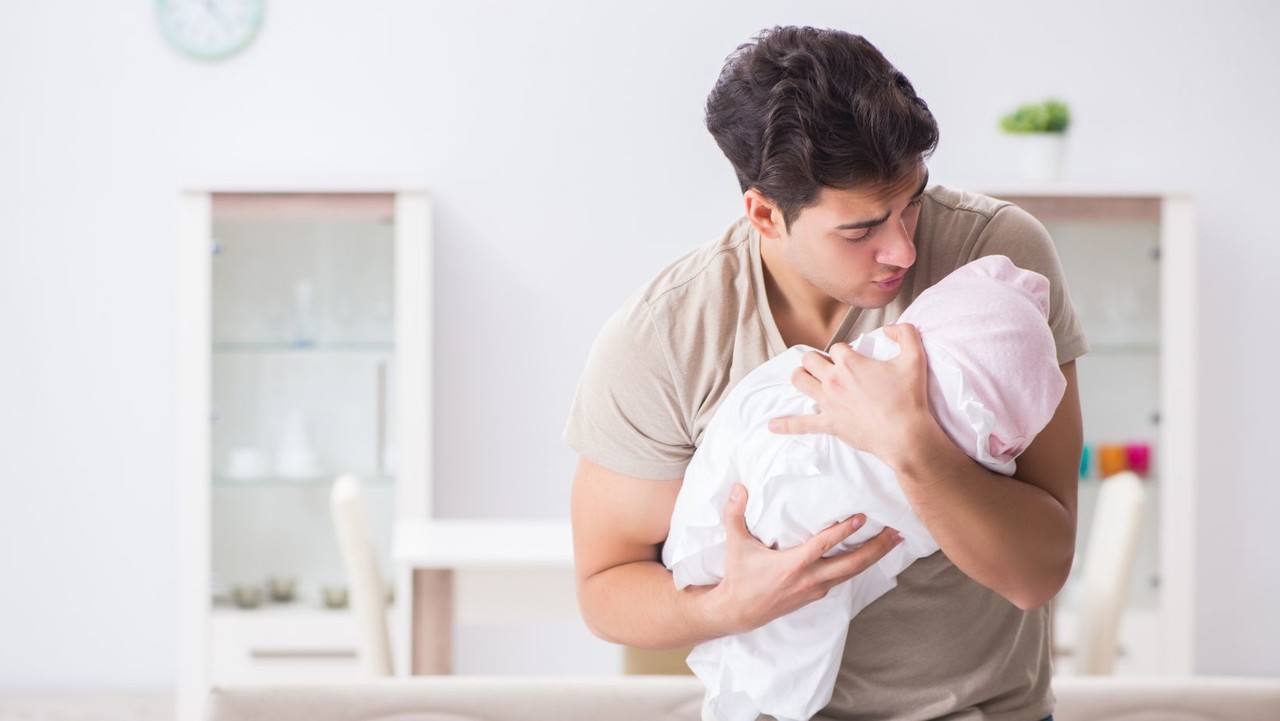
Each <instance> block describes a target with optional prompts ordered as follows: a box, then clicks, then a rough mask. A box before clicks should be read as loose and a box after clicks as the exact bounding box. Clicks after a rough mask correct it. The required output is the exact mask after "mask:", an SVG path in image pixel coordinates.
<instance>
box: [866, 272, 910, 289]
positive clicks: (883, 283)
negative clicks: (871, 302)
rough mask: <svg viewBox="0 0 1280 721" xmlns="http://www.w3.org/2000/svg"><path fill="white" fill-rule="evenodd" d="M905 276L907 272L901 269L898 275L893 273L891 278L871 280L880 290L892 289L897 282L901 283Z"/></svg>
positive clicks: (896, 285) (895, 286)
mask: <svg viewBox="0 0 1280 721" xmlns="http://www.w3.org/2000/svg"><path fill="white" fill-rule="evenodd" d="M905 277H907V274H906V272H905V271H903V272H902V273H899V274H898V275H895V276H893V277H891V278H888V279H885V280H874V281H872V282H873V283H875V284H876V286H878V287H879V288H880V289H881V290H893V289H894V288H897V287H898V284H899V283H901V282H902V279H903V278H905Z"/></svg>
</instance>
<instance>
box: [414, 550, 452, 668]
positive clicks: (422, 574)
mask: <svg viewBox="0 0 1280 721" xmlns="http://www.w3.org/2000/svg"><path fill="white" fill-rule="evenodd" d="M411 632H412V638H413V644H412V646H413V662H412V672H413V675H415V676H425V675H431V674H450V673H453V571H451V570H448V569H443V570H437V569H415V570H414V572H413V622H412V629H411Z"/></svg>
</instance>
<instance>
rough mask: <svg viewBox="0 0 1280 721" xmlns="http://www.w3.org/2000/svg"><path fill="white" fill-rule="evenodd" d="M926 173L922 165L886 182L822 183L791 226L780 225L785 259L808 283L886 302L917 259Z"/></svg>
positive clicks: (842, 296)
mask: <svg viewBox="0 0 1280 721" xmlns="http://www.w3.org/2000/svg"><path fill="white" fill-rule="evenodd" d="M928 181H929V173H928V170H927V169H925V167H924V166H923V165H921V166H920V169H919V171H918V172H916V173H912V174H911V175H909V176H908V177H906V178H903V179H902V180H901V181H899V182H898V183H896V184H894V185H893V186H892V187H890V188H881V189H873V190H866V191H863V190H835V189H833V188H823V189H822V191H821V192H820V193H819V194H818V202H817V204H815V205H812V206H809V207H807V208H805V209H804V210H802V211H800V214H799V215H798V216H797V217H796V219H795V220H794V221H792V223H791V228H790V231H787V230H785V229H781V228H779V230H780V232H781V233H782V240H783V247H784V248H785V253H786V257H787V260H788V262H789V263H790V264H791V266H792V268H794V269H795V271H796V272H797V273H799V274H800V276H801V277H803V278H804V279H805V280H806V281H808V282H809V284H811V285H813V286H814V287H815V288H817V289H818V290H820V291H822V292H823V293H825V294H827V295H828V296H831V297H832V298H835V299H836V300H839V301H840V302H842V303H847V304H849V305H854V306H858V307H860V308H881V307H884V306H885V305H888V304H889V302H890V301H892V300H893V299H894V298H895V297H896V296H897V295H898V290H899V289H900V288H901V287H902V277H903V276H904V275H905V274H906V272H907V269H908V268H910V267H911V265H912V264H913V263H915V262H916V248H915V233H916V221H917V220H918V219H919V217H920V205H921V202H922V201H923V197H922V195H923V193H924V188H925V186H926V185H927V184H928Z"/></svg>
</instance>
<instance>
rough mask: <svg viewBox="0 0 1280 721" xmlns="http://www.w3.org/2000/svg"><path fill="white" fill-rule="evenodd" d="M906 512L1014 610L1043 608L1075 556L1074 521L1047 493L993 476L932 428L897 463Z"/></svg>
mask: <svg viewBox="0 0 1280 721" xmlns="http://www.w3.org/2000/svg"><path fill="white" fill-rule="evenodd" d="M894 465H895V470H896V471H897V473H898V480H899V482H900V483H901V484H902V489H903V491H904V492H905V493H906V495H907V498H908V500H909V501H910V502H911V506H912V508H914V509H915V511H916V513H917V514H918V515H919V516H920V519H921V520H922V521H924V524H925V526H927V527H928V528H929V531H930V532H931V533H932V534H933V536H934V538H935V539H936V540H937V541H938V545H939V546H940V547H941V548H942V550H943V551H944V552H945V553H946V554H947V557H948V558H949V559H951V561H952V563H955V564H956V566H957V567H958V568H960V570H962V571H964V572H965V573H966V574H967V575H968V576H969V577H970V578H972V579H974V580H975V581H977V582H978V583H981V584H982V585H984V586H986V587H988V588H990V589H992V590H993V591H995V592H996V593H999V594H1000V595H1001V596H1003V597H1005V598H1006V599H1008V600H1009V601H1010V602H1011V603H1013V604H1014V605H1016V606H1018V607H1020V608H1024V609H1029V608H1036V607H1038V606H1042V605H1044V604H1045V603H1047V602H1048V601H1049V600H1050V599H1051V598H1053V596H1054V595H1055V594H1056V593H1057V592H1058V590H1059V589H1060V588H1061V587H1062V583H1063V582H1064V581H1065V579H1066V577H1067V574H1068V573H1069V572H1070V570H1071V559H1072V556H1073V555H1074V551H1075V515H1074V511H1073V509H1071V508H1068V507H1067V506H1066V505H1064V504H1063V503H1062V502H1061V501H1060V500H1059V499H1057V498H1055V497H1054V496H1053V495H1051V494H1050V493H1049V492H1047V491H1046V490H1044V489H1043V488H1040V487H1038V486H1036V485H1032V484H1031V483H1026V482H1024V481H1021V480H1018V479H1017V478H1010V477H1008V476H1003V475H1001V474H999V473H994V472H991V471H989V470H987V469H986V468H984V467H983V466H981V465H979V464H978V463H976V462H975V461H973V460H972V459H971V458H969V457H968V456H967V455H965V454H964V453H963V452H962V451H960V449H959V448H957V447H956V446H955V445H954V444H953V443H952V442H951V441H950V439H949V438H947V436H946V435H945V433H943V431H942V429H941V428H939V427H938V426H937V425H936V424H932V425H929V426H925V427H924V428H923V429H921V430H920V431H919V433H918V434H917V435H916V443H915V444H914V448H913V452H911V453H908V454H904V456H903V458H902V459H900V460H898V461H897V462H896V463H895V464H894Z"/></svg>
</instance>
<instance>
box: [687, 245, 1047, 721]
mask: <svg viewBox="0 0 1280 721" xmlns="http://www.w3.org/2000/svg"><path fill="white" fill-rule="evenodd" d="M1048 310H1049V284H1048V281H1047V280H1046V279H1045V278H1044V276H1042V275H1039V274H1038V273H1034V272H1031V271H1027V270H1022V269H1020V268H1018V267H1016V266H1015V265H1013V263H1012V262H1011V261H1010V260H1009V259H1008V258H1006V257H1004V256H988V257H985V258H981V259H978V260H975V261H973V262H971V263H969V264H967V265H964V266H962V267H961V268H958V269H957V270H955V271H954V272H953V273H951V274H950V275H948V276H947V277H946V278H944V279H943V280H941V281H940V282H938V283H937V284H936V285H934V286H933V287H932V288H929V289H928V290H926V291H924V292H923V293H921V294H920V296H919V297H918V298H916V300H915V301H914V302H912V304H911V305H910V307H908V308H907V309H906V311H904V312H903V314H902V317H901V319H900V321H899V322H900V323H911V324H912V325H914V326H916V328H917V329H919V331H920V336H921V339H922V341H923V344H924V349H925V353H926V354H927V356H928V360H929V405H930V410H931V412H932V413H933V415H934V416H935V417H936V418H937V419H938V422H939V425H941V427H942V429H943V430H944V431H945V432H946V433H947V435H948V436H949V437H950V438H951V439H952V441H954V442H955V443H956V445H957V446H959V447H960V448H962V449H963V450H964V451H965V452H966V453H968V454H969V455H970V456H972V457H973V458H974V459H975V460H977V461H978V462H980V463H982V464H983V465H984V466H986V467H987V468H990V469H991V470H993V471H996V472H999V473H1003V474H1005V475H1010V474H1012V473H1013V470H1014V458H1016V457H1017V455H1018V454H1020V453H1021V452H1022V451H1023V450H1025V449H1026V447H1027V445H1028V444H1029V443H1030V442H1031V440H1032V439H1033V438H1034V437H1035V436H1036V434H1038V433H1039V432H1040V430H1041V429H1043V428H1044V426H1045V425H1046V424H1047V423H1048V422H1049V420H1050V419H1051V418H1052V417H1053V413H1054V410H1055V409H1056V408H1057V406H1058V402H1059V401H1060V400H1061V398H1062V393H1063V391H1064V390H1065V388H1066V380H1065V379H1064V378H1063V376H1062V372H1061V370H1059V368H1058V363H1057V354H1056V349H1055V345H1054V340H1053V334H1052V332H1051V331H1050V330H1049V327H1048V324H1047V322H1046V318H1047V317H1048ZM851 345H852V347H853V349H854V350H855V351H857V352H859V353H862V354H863V355H866V356H871V357H873V358H878V359H881V360H885V359H889V358H892V357H894V356H896V355H897V354H898V352H899V348H898V345H897V344H896V343H894V342H893V341H892V340H890V339H889V338H887V337H885V336H884V333H883V331H882V330H876V331H873V332H871V333H867V334H865V335H862V336H860V337H859V338H858V339H857V340H855V341H854V342H853V343H852V344H851ZM810 350H813V349H812V348H809V347H808V346H796V347H793V348H790V349H788V350H787V351H785V352H783V353H781V354H779V355H778V356H776V357H774V358H772V359H771V360H769V361H768V362H766V363H764V364H763V365H761V366H760V367H759V368H757V369H755V370H754V371H752V372H751V373H750V374H748V375H747V376H746V377H745V378H743V379H742V381H741V382H739V383H738V385H737V386H735V387H734V388H733V389H732V390H731V391H730V392H729V394H728V395H727V396H726V397H725V400H724V402H723V404H722V405H721V406H720V408H719V409H718V410H717V411H716V414H715V416H714V417H713V418H712V420H711V422H710V424H709V425H708V426H707V430H706V433H705V434H704V435H703V441H702V445H701V446H699V448H698V450H697V452H696V453H694V455H693V458H692V460H691V461H690V463H689V467H688V469H687V470H686V472H685V477H684V483H683V485H682V487H681V490H680V494H679V496H678V497H677V499H676V505H675V510H674V512H673V514H672V517H671V531H670V534H669V535H668V537H667V541H666V543H665V544H664V546H663V552H662V560H663V562H664V563H665V564H666V566H667V567H668V568H670V569H671V571H672V574H673V576H674V578H675V583H676V586H677V587H678V588H684V587H685V586H689V585H710V584H715V583H718V582H719V581H720V579H721V578H722V577H723V574H724V543H725V531H724V526H723V524H722V520H721V512H722V510H723V509H724V506H725V504H726V503H727V502H728V498H729V493H730V491H731V490H732V487H733V484H734V483H735V482H740V483H742V484H743V485H744V486H746V488H747V490H748V494H747V509H746V522H747V527H748V528H749V529H750V530H751V532H752V533H753V534H754V535H755V536H756V537H757V538H759V539H760V541H761V542H763V543H764V544H766V545H768V546H771V547H775V548H788V547H791V546H795V545H798V544H800V543H803V542H804V541H806V540H808V539H809V538H811V537H812V536H813V535H814V534H815V533H817V532H818V531H821V530H822V529H824V528H827V527H829V526H831V525H832V524H834V523H838V522H840V521H842V520H844V519H846V518H848V517H849V516H852V515H853V514H855V513H863V514H865V515H866V518H867V521H866V523H865V525H863V527H862V528H860V529H859V530H858V531H857V532H856V533H854V534H853V535H852V536H850V537H849V538H848V539H846V540H845V541H844V542H843V543H841V544H840V545H838V546H837V547H836V548H834V549H832V550H831V552H830V553H829V554H828V555H831V554H834V553H839V552H841V551H847V550H850V549H852V548H856V547H857V546H860V545H862V544H863V543H865V542H866V541H868V540H870V539H871V538H872V537H874V536H875V535H876V534H878V533H879V532H880V531H881V530H882V529H883V528H884V527H885V526H891V527H893V528H896V529H897V530H898V531H900V532H901V533H902V536H903V538H904V542H903V543H902V544H901V545H899V546H898V547H896V548H895V549H893V551H891V552H890V553H889V554H888V555H887V556H885V557H884V558H883V559H881V560H880V561H879V562H878V563H877V564H876V565H875V566H873V567H871V568H870V569H868V570H867V571H865V572H863V573H862V574H859V575H858V576H855V577H854V578H853V579H851V580H849V581H847V582H845V583H843V584H840V585H839V586H837V587H835V588H833V589H832V590H831V591H830V592H829V593H828V594H827V595H826V596H825V597H824V598H822V599H820V600H818V601H815V602H813V603H811V604H809V605H807V606H804V607H802V608H800V609H798V610H797V611H795V612H793V613H790V614H787V615H786V616H782V617H780V618H777V619H775V620H773V621H772V622H770V623H768V624H766V625H764V626H762V627H760V628H757V629H755V630H753V631H750V632H747V633H742V634H736V635H733V636H726V637H723V638H718V639H714V640H712V641H708V642H706V643H702V644H699V645H698V646H697V647H695V648H694V650H693V652H692V653H691V654H690V655H689V658H688V663H689V667H690V668H691V669H692V670H693V672H694V673H695V674H696V675H697V676H698V678H699V679H701V680H702V682H703V683H704V684H705V685H706V687H707V699H706V705H707V708H708V709H709V710H710V711H711V712H712V714H714V715H715V717H716V719H717V721H754V719H756V718H757V716H758V715H759V714H761V713H766V714H770V715H772V716H774V717H775V718H777V719H778V720H779V721H793V720H798V719H808V718H810V717H812V716H813V715H814V714H815V713H817V712H818V711H819V710H820V709H822V707H824V706H825V705H826V704H827V703H828V702H829V701H830V700H831V695H832V691H833V689H834V684H835V678H836V672H837V670H838V669H839V666H840V657H841V654H842V652H843V649H844V644H845V636H846V635H847V633H848V627H849V620H850V619H852V618H853V617H854V615H855V614H857V613H858V612H859V611H861V610H862V609H863V608H866V606H867V605H868V604H870V603H871V602H872V601H874V600H876V599H877V598H879V597H880V596H882V595H884V594H885V593H887V592H888V591H889V590H890V589H892V588H893V587H894V586H895V585H897V581H896V577H897V575H898V574H899V573H900V572H902V570H903V569H905V568H906V567H907V566H908V565H910V564H911V562H912V561H914V560H915V559H917V558H922V557H924V556H927V555H929V554H931V553H934V552H935V551H937V550H938V544H937V542H935V541H934V539H933V537H932V536H931V535H930V534H929V531H928V529H926V528H925V527H924V524H923V523H921V521H920V519H919V518H918V517H916V515H915V513H914V512H913V511H912V509H911V506H910V504H908V502H907V499H906V496H905V495H904V494H903V492H902V489H901V487H900V486H899V485H898V482H897V479H896V478H895V476H894V473H893V471H892V470H891V469H890V468H889V467H888V466H887V465H885V464H884V463H883V462H881V461H880V460H879V459H878V458H876V457H875V456H873V455H871V454H869V453H864V452H862V451H858V450H855V449H854V448H852V447H850V446H848V445H846V444H845V443H844V442H842V441H840V440H839V439H838V438H836V437H835V436H831V435H827V434H818V433H815V434H806V435H781V434H776V433H773V432H771V431H770V430H769V429H768V422H769V420H770V419H773V418H779V417H782V416H791V415H807V414H812V413H814V412H816V404H815V403H814V402H813V401H812V400H810V399H809V398H808V397H807V396H805V395H804V394H803V393H801V392H800V391H799V390H797V389H796V388H795V387H793V386H792V385H791V382H790V379H791V374H792V372H793V371H794V370H795V369H796V368H797V367H798V366H799V365H800V359H801V356H803V355H804V353H805V352H807V351H810Z"/></svg>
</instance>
